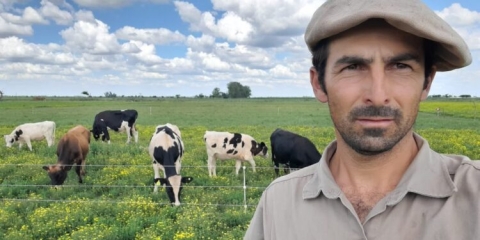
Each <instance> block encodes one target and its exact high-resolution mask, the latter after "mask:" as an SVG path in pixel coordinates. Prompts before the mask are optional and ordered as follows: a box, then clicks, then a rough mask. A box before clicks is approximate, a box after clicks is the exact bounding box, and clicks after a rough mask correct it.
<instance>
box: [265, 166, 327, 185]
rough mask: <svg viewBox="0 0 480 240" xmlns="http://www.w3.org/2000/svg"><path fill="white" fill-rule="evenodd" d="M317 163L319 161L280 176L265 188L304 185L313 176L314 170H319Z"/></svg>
mask: <svg viewBox="0 0 480 240" xmlns="http://www.w3.org/2000/svg"><path fill="white" fill-rule="evenodd" d="M319 164H320V162H318V163H315V164H312V165H310V166H308V167H305V168H302V169H299V170H297V171H294V172H291V173H289V174H287V175H284V176H281V177H279V178H277V179H275V180H274V181H273V182H272V183H270V185H269V186H268V187H267V190H268V189H271V188H276V187H282V186H288V185H290V186H294V187H298V185H304V184H306V182H308V181H309V180H310V179H311V178H312V177H313V175H314V174H315V172H316V171H319Z"/></svg>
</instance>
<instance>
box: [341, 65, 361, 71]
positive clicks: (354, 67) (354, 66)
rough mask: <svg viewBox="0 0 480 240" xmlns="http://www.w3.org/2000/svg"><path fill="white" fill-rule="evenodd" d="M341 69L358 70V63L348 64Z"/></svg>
mask: <svg viewBox="0 0 480 240" xmlns="http://www.w3.org/2000/svg"><path fill="white" fill-rule="evenodd" d="M342 70H344V71H345V70H347V71H353V70H360V65H358V64H350V65H348V66H346V67H344V68H343V69H342Z"/></svg>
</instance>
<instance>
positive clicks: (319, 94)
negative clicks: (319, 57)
mask: <svg viewBox="0 0 480 240" xmlns="http://www.w3.org/2000/svg"><path fill="white" fill-rule="evenodd" d="M310 84H311V85H312V89H313V94H315V98H317V99H318V101H320V102H322V103H326V102H328V96H327V93H326V92H325V91H323V89H322V86H321V85H320V81H319V79H318V72H317V70H315V68H314V67H311V68H310Z"/></svg>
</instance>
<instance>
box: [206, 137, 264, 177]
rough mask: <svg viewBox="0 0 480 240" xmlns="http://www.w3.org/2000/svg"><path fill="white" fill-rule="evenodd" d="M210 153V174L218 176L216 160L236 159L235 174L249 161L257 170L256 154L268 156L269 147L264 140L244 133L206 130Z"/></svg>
mask: <svg viewBox="0 0 480 240" xmlns="http://www.w3.org/2000/svg"><path fill="white" fill-rule="evenodd" d="M203 140H204V142H205V146H206V148H207V155H208V175H209V176H210V177H212V176H213V177H216V176H217V170H216V160H217V159H219V160H226V159H235V160H236V163H235V174H236V175H238V171H239V170H240V167H241V165H242V161H247V162H249V163H250V165H251V166H252V169H253V172H255V161H254V159H253V157H254V156H261V157H264V158H267V157H268V148H267V146H266V145H265V143H264V142H261V143H258V142H257V141H256V140H255V139H254V138H253V137H251V136H250V135H247V134H243V133H229V132H215V131H205V135H204V136H203Z"/></svg>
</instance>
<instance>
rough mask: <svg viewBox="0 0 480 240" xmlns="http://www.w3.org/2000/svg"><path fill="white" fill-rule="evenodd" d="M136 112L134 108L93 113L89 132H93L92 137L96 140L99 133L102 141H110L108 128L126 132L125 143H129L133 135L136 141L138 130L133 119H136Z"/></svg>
mask: <svg viewBox="0 0 480 240" xmlns="http://www.w3.org/2000/svg"><path fill="white" fill-rule="evenodd" d="M137 117H138V112H137V111H136V110H133V109H132V110H108V111H103V112H99V113H98V114H97V115H95V119H94V121H93V127H92V130H90V132H92V134H93V138H95V140H98V139H99V138H100V135H103V136H102V141H108V143H110V135H109V134H108V129H111V130H113V131H115V132H126V133H127V143H130V138H131V137H134V138H135V142H138V132H137V129H136V128H135V121H136V120H137Z"/></svg>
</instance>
